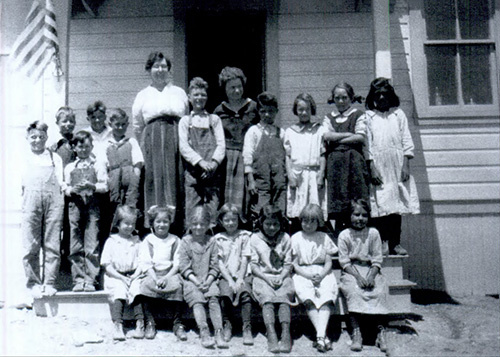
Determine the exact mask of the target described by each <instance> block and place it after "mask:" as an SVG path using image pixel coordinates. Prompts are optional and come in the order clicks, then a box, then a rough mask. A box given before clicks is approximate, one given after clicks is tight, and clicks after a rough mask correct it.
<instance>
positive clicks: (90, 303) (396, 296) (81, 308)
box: [33, 255, 416, 318]
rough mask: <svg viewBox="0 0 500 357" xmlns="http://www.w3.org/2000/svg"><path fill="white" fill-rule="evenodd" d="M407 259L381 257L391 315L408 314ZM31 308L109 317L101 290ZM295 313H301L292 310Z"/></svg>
mask: <svg viewBox="0 0 500 357" xmlns="http://www.w3.org/2000/svg"><path fill="white" fill-rule="evenodd" d="M407 258H408V257H405V256H395V255H391V256H388V257H385V258H384V263H383V265H382V273H383V274H384V276H385V277H386V279H387V282H388V284H389V296H388V297H387V299H388V305H389V308H390V312H391V314H396V315H397V314H403V315H404V314H410V313H412V309H411V296H410V290H411V289H412V288H414V287H415V286H416V284H415V283H413V282H411V281H409V280H406V279H404V277H403V263H404V261H405V260H406V259H407ZM333 269H334V273H335V275H336V277H337V281H339V279H340V274H341V269H340V266H339V264H338V258H337V257H334V258H333ZM339 295H340V296H339V299H338V301H337V304H335V309H334V311H333V312H332V314H334V315H344V314H346V312H347V307H346V305H345V301H344V299H343V297H342V294H341V293H339ZM33 308H34V309H35V312H36V314H37V315H38V316H72V317H79V316H80V317H83V316H84V317H85V318H103V317H110V312H109V306H108V295H107V294H106V293H105V292H104V291H96V292H91V293H86V292H78V293H74V292H70V291H61V292H58V293H57V294H56V295H54V296H51V297H43V298H41V299H35V301H34V303H33ZM165 310H168V309H167V308H165V307H153V313H154V315H156V316H158V317H159V318H171V317H172V314H171V313H169V312H168V311H165ZM187 311H188V312H187V313H186V315H188V316H186V318H191V317H192V316H191V313H190V312H189V309H187ZM294 311H301V310H300V309H294ZM126 318H132V315H131V314H130V312H127V314H126Z"/></svg>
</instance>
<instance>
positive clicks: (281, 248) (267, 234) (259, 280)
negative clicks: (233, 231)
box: [250, 205, 294, 353]
mask: <svg viewBox="0 0 500 357" xmlns="http://www.w3.org/2000/svg"><path fill="white" fill-rule="evenodd" d="M283 223H284V217H283V213H282V212H281V210H280V209H279V207H277V206H273V205H266V206H264V207H262V210H261V214H260V217H259V220H258V225H259V229H260V231H259V232H257V233H254V234H252V236H251V237H250V249H251V254H252V258H251V263H250V266H251V268H252V273H253V276H254V278H253V284H252V292H253V296H254V297H255V299H256V300H257V301H258V303H259V304H260V306H261V307H262V317H263V319H264V324H265V325H266V331H267V348H268V350H269V351H270V352H272V353H278V352H284V353H289V352H290V351H291V350H292V338H291V336H290V321H291V316H290V305H292V304H294V303H293V302H292V301H293V300H294V288H293V282H292V279H291V277H290V272H291V269H292V246H291V242H290V236H289V235H288V234H286V233H285V232H284V231H283ZM275 304H277V305H278V306H279V307H278V317H279V321H280V323H281V341H279V342H278V336H277V335H276V329H275V326H274V325H275Z"/></svg>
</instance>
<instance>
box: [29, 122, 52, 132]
mask: <svg viewBox="0 0 500 357" xmlns="http://www.w3.org/2000/svg"><path fill="white" fill-rule="evenodd" d="M31 130H40V131H43V132H45V134H47V131H48V130H49V126H48V125H47V124H45V123H44V122H42V121H40V120H35V121H34V122H32V123H31V124H30V125H28V127H27V128H26V133H27V134H29V132H30V131H31Z"/></svg>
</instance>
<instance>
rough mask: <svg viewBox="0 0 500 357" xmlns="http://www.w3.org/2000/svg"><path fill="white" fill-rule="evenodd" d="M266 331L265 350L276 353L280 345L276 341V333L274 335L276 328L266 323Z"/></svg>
mask: <svg viewBox="0 0 500 357" xmlns="http://www.w3.org/2000/svg"><path fill="white" fill-rule="evenodd" d="M266 331H267V350H268V351H269V352H271V353H278V352H279V351H280V345H279V342H278V335H276V330H275V329H274V325H271V324H269V325H266Z"/></svg>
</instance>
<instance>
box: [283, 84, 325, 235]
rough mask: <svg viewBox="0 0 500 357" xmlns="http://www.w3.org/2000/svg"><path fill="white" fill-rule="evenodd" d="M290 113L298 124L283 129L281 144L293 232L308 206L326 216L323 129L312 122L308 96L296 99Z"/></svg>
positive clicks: (313, 110) (313, 108)
mask: <svg viewBox="0 0 500 357" xmlns="http://www.w3.org/2000/svg"><path fill="white" fill-rule="evenodd" d="M293 113H294V114H295V115H296V116H297V117H298V118H299V122H298V123H296V124H293V125H292V126H291V127H289V128H288V129H286V131H285V137H284V144H283V145H284V147H285V152H286V173H287V176H288V190H287V207H286V214H287V217H288V218H291V219H292V229H291V231H292V232H294V231H297V230H299V229H300V228H299V227H300V225H299V222H298V217H299V215H300V212H301V211H302V209H303V208H304V207H305V206H306V205H307V204H308V203H316V204H318V205H319V206H320V207H321V208H322V209H323V212H325V214H326V190H325V164H326V160H325V145H324V143H323V133H324V132H325V128H324V127H323V126H322V125H321V123H319V122H312V121H311V117H312V116H314V115H315V114H316V103H315V102H314V99H313V97H312V96H311V95H310V94H307V93H301V94H299V95H298V96H297V98H295V101H294V103H293ZM325 218H326V217H325Z"/></svg>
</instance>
